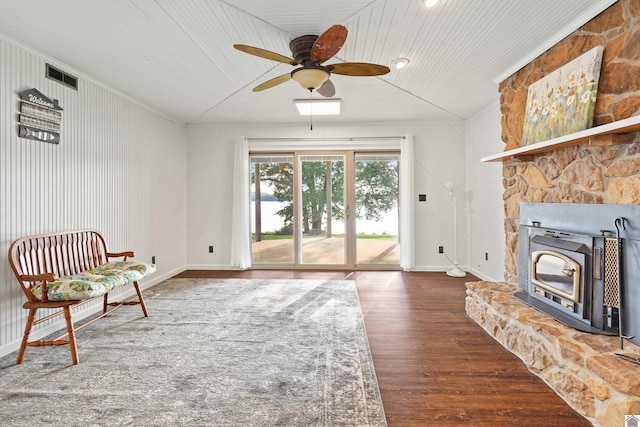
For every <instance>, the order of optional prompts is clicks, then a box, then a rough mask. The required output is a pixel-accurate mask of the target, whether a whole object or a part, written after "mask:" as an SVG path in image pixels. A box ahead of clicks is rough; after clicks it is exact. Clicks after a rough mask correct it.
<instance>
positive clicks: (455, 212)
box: [444, 182, 467, 277]
mask: <svg viewBox="0 0 640 427" xmlns="http://www.w3.org/2000/svg"><path fill="white" fill-rule="evenodd" d="M444 185H445V187H447V190H449V197H451V200H452V201H453V268H452V269H451V270H449V271H447V276H451V277H465V276H466V275H467V273H465V272H464V271H462V270H460V267H458V203H457V202H456V196H454V194H453V183H452V182H446V183H445V184H444Z"/></svg>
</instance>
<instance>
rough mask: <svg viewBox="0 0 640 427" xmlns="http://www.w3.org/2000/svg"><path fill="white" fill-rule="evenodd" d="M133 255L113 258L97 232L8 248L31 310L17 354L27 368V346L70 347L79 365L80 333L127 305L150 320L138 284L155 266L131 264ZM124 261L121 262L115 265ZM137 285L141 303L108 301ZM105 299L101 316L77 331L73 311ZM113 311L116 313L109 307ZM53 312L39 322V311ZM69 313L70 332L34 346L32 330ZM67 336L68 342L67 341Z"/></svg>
mask: <svg viewBox="0 0 640 427" xmlns="http://www.w3.org/2000/svg"><path fill="white" fill-rule="evenodd" d="M133 256H134V253H133V252H131V251H128V252H119V253H112V252H109V251H108V250H107V244H106V242H105V240H104V238H103V237H102V236H101V235H100V233H98V232H97V231H95V230H77V231H69V232H61V233H49V234H38V235H32V236H25V237H22V238H20V239H18V240H16V241H15V242H13V243H12V244H11V246H10V247H9V263H10V264H11V268H12V270H13V272H14V273H15V276H16V278H17V279H18V282H19V283H20V286H21V287H22V290H23V291H24V294H25V296H26V297H27V302H26V303H24V305H23V308H25V309H27V310H29V315H28V317H27V323H26V326H25V330H24V336H23V337H22V343H21V345H20V352H19V353H18V360H17V363H22V360H23V358H24V353H25V350H26V348H27V346H34V347H37V346H49V345H69V347H70V349H71V359H72V361H73V364H74V365H75V364H77V363H78V348H77V346H76V337H75V331H78V330H80V329H82V328H84V327H85V326H88V325H89V324H91V323H93V322H94V321H95V320H97V319H100V318H102V317H104V316H106V315H107V314H109V313H111V312H112V311H113V310H115V309H117V308H119V307H122V306H123V305H138V304H139V305H140V306H141V308H142V312H143V314H144V316H145V317H148V313H147V308H146V306H145V304H144V299H143V298H142V293H141V292H140V287H139V285H138V280H140V279H142V278H143V277H146V276H148V275H150V274H151V273H153V272H154V271H155V270H156V267H155V265H154V264H146V263H141V262H134V261H129V260H128V258H131V257H133ZM114 258H121V259H122V260H121V261H112V260H113V259H114ZM129 283H133V286H134V288H135V291H136V293H137V295H138V299H137V300H135V301H124V302H122V301H121V302H111V303H110V302H109V301H108V296H109V292H110V291H111V290H113V289H116V288H119V287H121V286H124V285H127V284H129ZM100 297H102V298H103V308H102V314H101V315H99V316H98V317H96V318H94V319H92V320H91V321H89V322H86V323H84V324H83V325H81V326H78V327H75V329H74V324H73V320H72V317H71V313H72V311H71V309H72V308H73V307H75V306H77V305H78V304H82V303H85V302H87V301H90V300H93V299H95V298H100ZM110 307H111V308H110ZM41 308H43V309H54V310H53V312H51V314H46V315H45V316H44V317H40V318H38V319H36V313H37V311H38V309H41ZM60 314H64V318H65V321H66V325H67V331H66V333H64V334H63V335H61V336H59V337H57V338H54V339H51V340H38V341H29V334H30V333H31V329H32V328H33V326H35V325H38V324H40V323H42V322H45V321H47V320H49V319H52V318H53V317H55V316H58V315H60ZM65 337H68V338H67V339H63V338H65Z"/></svg>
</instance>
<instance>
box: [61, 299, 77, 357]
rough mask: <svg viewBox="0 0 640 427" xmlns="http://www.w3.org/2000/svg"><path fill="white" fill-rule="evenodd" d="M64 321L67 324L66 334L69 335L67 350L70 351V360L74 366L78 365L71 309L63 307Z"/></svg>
mask: <svg viewBox="0 0 640 427" xmlns="http://www.w3.org/2000/svg"><path fill="white" fill-rule="evenodd" d="M64 320H66V322H67V333H68V334H69V348H70V350H71V360H72V361H73V364H74V365H77V364H78V347H77V346H76V332H75V330H74V329H73V320H71V308H69V307H64Z"/></svg>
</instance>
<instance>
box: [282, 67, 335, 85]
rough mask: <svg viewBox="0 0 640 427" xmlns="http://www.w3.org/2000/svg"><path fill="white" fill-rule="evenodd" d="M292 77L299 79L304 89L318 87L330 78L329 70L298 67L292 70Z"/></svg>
mask: <svg viewBox="0 0 640 427" xmlns="http://www.w3.org/2000/svg"><path fill="white" fill-rule="evenodd" d="M291 78H292V79H293V80H295V81H297V82H298V83H299V84H300V86H302V88H303V89H307V90H314V89H318V88H319V87H320V86H322V84H323V83H324V82H326V81H327V80H329V72H328V71H325V70H324V69H322V68H310V67H305V68H297V69H295V70H293V71H292V72H291Z"/></svg>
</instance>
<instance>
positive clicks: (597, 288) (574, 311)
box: [516, 223, 617, 335]
mask: <svg viewBox="0 0 640 427" xmlns="http://www.w3.org/2000/svg"><path fill="white" fill-rule="evenodd" d="M520 228H521V233H520V235H521V236H526V239H527V245H526V246H527V253H526V254H525V256H526V257H527V259H528V262H527V267H528V268H527V271H526V272H520V277H521V279H524V280H526V286H525V287H524V288H525V289H526V292H525V291H519V292H518V293H517V294H516V296H517V297H518V298H520V299H522V300H523V301H525V302H527V303H528V304H530V305H533V306H534V307H536V308H537V309H539V310H541V311H543V312H545V313H547V314H549V315H550V316H552V317H554V318H556V319H557V320H559V321H560V322H562V323H564V324H566V325H567V326H571V327H573V328H576V329H579V330H582V331H585V332H592V333H600V334H607V335H615V334H617V332H616V329H615V328H616V327H617V307H608V308H609V309H607V307H606V306H605V299H604V295H605V280H604V277H605V276H606V275H607V274H608V275H609V276H612V277H613V276H614V275H616V272H613V271H609V270H608V269H609V268H616V265H613V266H606V265H605V264H604V263H603V260H604V258H603V255H604V254H605V251H606V248H605V246H606V245H605V243H606V241H607V240H608V239H609V238H610V237H608V236H605V235H604V234H605V233H602V235H589V234H582V233H575V232H569V231H566V230H556V229H549V228H542V227H540V226H539V224H538V223H536V224H533V225H531V226H523V225H521V226H520ZM522 273H524V274H522Z"/></svg>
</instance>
